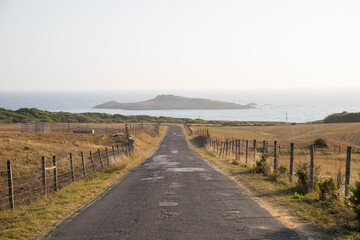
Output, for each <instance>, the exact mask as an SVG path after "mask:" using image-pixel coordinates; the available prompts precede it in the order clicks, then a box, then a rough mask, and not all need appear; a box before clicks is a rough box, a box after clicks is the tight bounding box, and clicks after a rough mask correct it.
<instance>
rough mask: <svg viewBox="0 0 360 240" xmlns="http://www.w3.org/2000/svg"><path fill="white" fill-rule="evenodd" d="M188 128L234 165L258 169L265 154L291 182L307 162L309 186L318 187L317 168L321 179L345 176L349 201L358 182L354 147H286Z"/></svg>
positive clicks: (199, 141) (359, 156)
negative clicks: (215, 135)
mask: <svg viewBox="0 0 360 240" xmlns="http://www.w3.org/2000/svg"><path fill="white" fill-rule="evenodd" d="M189 128H190V126H189V125H187V126H186V127H185V129H187V130H188V129H189ZM188 131H189V134H192V135H193V136H194V138H197V144H200V145H201V146H202V147H206V148H207V149H208V150H209V151H211V152H212V153H213V154H214V155H215V156H218V157H219V158H223V159H230V160H232V162H233V163H234V164H240V163H244V164H246V165H247V166H249V167H253V168H254V167H255V166H256V162H257V161H259V160H260V159H261V158H263V156H265V158H266V159H267V161H268V163H269V164H270V165H271V168H272V171H276V170H278V169H279V168H280V167H281V166H283V169H287V173H286V174H287V176H288V178H289V180H290V182H293V181H295V180H297V179H295V178H296V174H295V171H296V169H298V168H300V167H301V166H304V164H309V166H310V169H309V171H310V176H312V178H313V179H310V183H309V184H310V186H309V188H312V189H314V187H315V186H314V185H315V184H316V183H315V182H314V181H315V180H314V174H316V173H315V171H321V175H320V176H319V178H328V177H334V178H340V179H341V185H342V186H339V187H341V188H342V189H343V195H344V198H345V201H346V199H347V197H348V185H349V184H351V183H354V182H355V180H356V177H357V176H358V175H357V174H353V176H352V178H351V179H350V173H351V172H356V173H358V172H360V164H359V163H360V154H357V153H358V150H353V149H352V148H351V147H347V148H346V149H344V148H341V147H333V148H317V147H316V145H315V144H312V145H310V146H307V147H296V145H295V144H294V143H290V144H289V146H286V145H284V144H282V145H281V144H280V142H278V141H268V140H256V139H252V140H248V139H241V138H237V139H233V138H226V137H220V138H219V137H218V138H214V137H212V136H211V133H210V131H209V129H206V128H197V129H195V130H191V128H190V130H188ZM344 150H345V151H344ZM316 168H317V169H318V170H316ZM311 181H312V183H311Z"/></svg>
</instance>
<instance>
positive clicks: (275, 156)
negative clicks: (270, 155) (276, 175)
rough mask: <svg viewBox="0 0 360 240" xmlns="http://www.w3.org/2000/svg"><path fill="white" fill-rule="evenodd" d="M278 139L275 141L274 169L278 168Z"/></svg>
mask: <svg viewBox="0 0 360 240" xmlns="http://www.w3.org/2000/svg"><path fill="white" fill-rule="evenodd" d="M276 149H277V141H274V171H275V170H276V169H277V155H276V152H277V150H276Z"/></svg>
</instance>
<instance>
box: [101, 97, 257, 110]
mask: <svg viewBox="0 0 360 240" xmlns="http://www.w3.org/2000/svg"><path fill="white" fill-rule="evenodd" d="M94 108H106V109H123V110H208V109H209V110H210V109H212V110H223V109H255V108H257V105H256V103H249V104H246V105H242V104H237V103H232V102H223V101H216V100H210V99H204V98H188V97H181V96H174V95H158V96H157V97H155V98H153V99H150V100H147V101H142V102H135V103H118V102H115V101H111V102H106V103H103V104H100V105H96V106H95V107H94Z"/></svg>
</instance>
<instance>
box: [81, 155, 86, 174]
mask: <svg viewBox="0 0 360 240" xmlns="http://www.w3.org/2000/svg"><path fill="white" fill-rule="evenodd" d="M81 164H82V169H83V175H84V177H86V168H85V160H84V153H83V152H81Z"/></svg>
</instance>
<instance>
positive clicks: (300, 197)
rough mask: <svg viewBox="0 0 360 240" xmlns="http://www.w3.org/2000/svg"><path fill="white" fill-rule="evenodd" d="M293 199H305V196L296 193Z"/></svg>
mask: <svg viewBox="0 0 360 240" xmlns="http://www.w3.org/2000/svg"><path fill="white" fill-rule="evenodd" d="M291 198H294V199H303V198H304V196H303V195H301V194H298V193H297V192H295V193H294V195H292V196H291Z"/></svg>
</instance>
